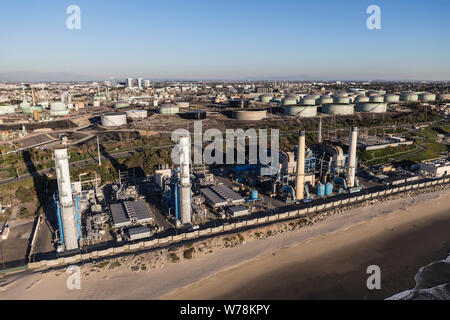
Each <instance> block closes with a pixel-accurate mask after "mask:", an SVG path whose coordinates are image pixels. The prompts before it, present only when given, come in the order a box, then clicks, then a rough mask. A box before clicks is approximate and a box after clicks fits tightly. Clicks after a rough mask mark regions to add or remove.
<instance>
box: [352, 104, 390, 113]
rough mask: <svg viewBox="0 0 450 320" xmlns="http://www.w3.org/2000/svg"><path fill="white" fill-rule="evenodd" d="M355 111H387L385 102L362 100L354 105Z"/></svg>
mask: <svg viewBox="0 0 450 320" xmlns="http://www.w3.org/2000/svg"><path fill="white" fill-rule="evenodd" d="M355 111H357V112H371V113H383V112H386V111H387V104H386V103H384V102H383V103H379V102H362V103H357V104H356V106H355Z"/></svg>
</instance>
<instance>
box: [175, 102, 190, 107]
mask: <svg viewBox="0 0 450 320" xmlns="http://www.w3.org/2000/svg"><path fill="white" fill-rule="evenodd" d="M176 105H177V106H178V108H179V109H181V108H189V102H185V101H181V102H177V103H176Z"/></svg>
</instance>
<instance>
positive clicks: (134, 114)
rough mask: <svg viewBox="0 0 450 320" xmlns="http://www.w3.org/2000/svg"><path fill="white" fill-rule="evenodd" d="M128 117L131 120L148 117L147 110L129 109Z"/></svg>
mask: <svg viewBox="0 0 450 320" xmlns="http://www.w3.org/2000/svg"><path fill="white" fill-rule="evenodd" d="M126 114H127V119H130V120H142V119H145V118H147V115H148V113H147V110H128V111H126Z"/></svg>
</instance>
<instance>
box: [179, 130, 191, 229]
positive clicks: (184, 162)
mask: <svg viewBox="0 0 450 320" xmlns="http://www.w3.org/2000/svg"><path fill="white" fill-rule="evenodd" d="M179 144H180V167H181V170H180V171H181V172H180V178H181V181H180V213H181V222H182V223H183V224H185V223H191V220H192V216H191V173H190V170H189V165H190V162H191V142H190V138H189V137H180V142H179Z"/></svg>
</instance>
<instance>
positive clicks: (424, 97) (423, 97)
mask: <svg viewBox="0 0 450 320" xmlns="http://www.w3.org/2000/svg"><path fill="white" fill-rule="evenodd" d="M419 100H420V101H436V95H435V94H434V93H429V92H424V93H421V94H420V95H419Z"/></svg>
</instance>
